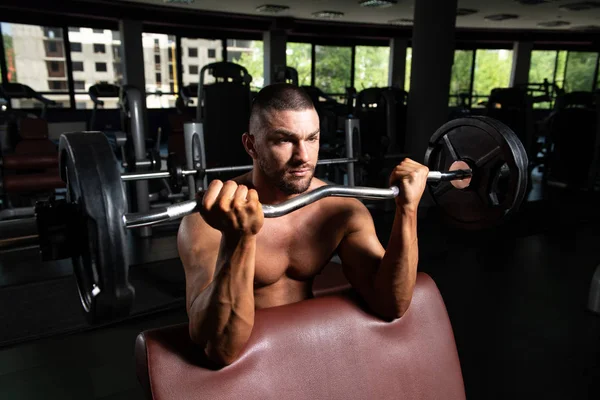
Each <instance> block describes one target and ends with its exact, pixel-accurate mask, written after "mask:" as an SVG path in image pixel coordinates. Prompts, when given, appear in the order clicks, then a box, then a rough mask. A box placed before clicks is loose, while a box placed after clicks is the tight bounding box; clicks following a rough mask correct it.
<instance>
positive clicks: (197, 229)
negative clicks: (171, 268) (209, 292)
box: [177, 214, 221, 308]
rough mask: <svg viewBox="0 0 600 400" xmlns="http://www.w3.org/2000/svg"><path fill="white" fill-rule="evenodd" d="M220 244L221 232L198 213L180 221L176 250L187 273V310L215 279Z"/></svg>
mask: <svg viewBox="0 0 600 400" xmlns="http://www.w3.org/2000/svg"><path fill="white" fill-rule="evenodd" d="M220 242H221V234H220V232H218V231H216V230H214V229H213V228H211V227H210V226H208V224H206V223H205V222H204V220H203V219H202V217H201V216H200V215H199V214H192V215H189V216H187V217H184V219H183V220H182V221H181V225H180V227H179V232H178V234H177V249H178V251H179V257H180V258H181V262H182V264H183V268H184V271H185V282H186V300H187V301H186V303H187V307H188V308H189V307H190V306H191V304H192V302H193V301H194V299H195V298H196V297H197V296H198V295H199V294H200V293H201V292H202V291H203V290H204V289H205V288H206V287H207V286H208V285H209V284H210V283H211V282H212V280H213V276H214V272H215V266H216V262H217V256H218V252H219V246H220Z"/></svg>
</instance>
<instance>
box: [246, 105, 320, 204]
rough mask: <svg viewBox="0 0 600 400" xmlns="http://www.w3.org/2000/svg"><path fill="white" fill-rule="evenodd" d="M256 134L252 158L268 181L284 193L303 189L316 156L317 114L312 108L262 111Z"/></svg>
mask: <svg viewBox="0 0 600 400" xmlns="http://www.w3.org/2000/svg"><path fill="white" fill-rule="evenodd" d="M261 125H262V129H261V132H256V133H254V132H253V133H254V136H255V142H254V143H255V144H254V147H255V152H256V156H255V159H256V161H257V163H258V166H259V168H260V169H261V170H262V172H263V173H264V175H265V176H267V178H268V179H270V180H271V182H272V183H273V184H274V185H275V186H277V188H279V190H281V191H282V192H283V193H286V194H298V193H303V192H305V191H306V190H307V189H308V188H309V186H310V183H311V181H312V178H313V176H314V173H315V167H316V164H317V159H318V156H319V117H318V115H317V112H316V111H315V110H314V109H308V110H303V111H275V110H274V111H270V112H265V113H264V114H263V120H262V124H261Z"/></svg>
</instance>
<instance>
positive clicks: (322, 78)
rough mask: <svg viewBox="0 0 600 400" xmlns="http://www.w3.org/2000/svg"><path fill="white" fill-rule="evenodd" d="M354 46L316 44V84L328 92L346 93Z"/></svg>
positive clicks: (350, 83) (349, 83)
mask: <svg viewBox="0 0 600 400" xmlns="http://www.w3.org/2000/svg"><path fill="white" fill-rule="evenodd" d="M351 63H352V48H350V47H336V46H315V86H316V87H318V88H319V89H321V90H322V91H323V92H325V93H328V94H344V93H345V92H346V88H347V87H350V86H351V85H352V82H350V68H351Z"/></svg>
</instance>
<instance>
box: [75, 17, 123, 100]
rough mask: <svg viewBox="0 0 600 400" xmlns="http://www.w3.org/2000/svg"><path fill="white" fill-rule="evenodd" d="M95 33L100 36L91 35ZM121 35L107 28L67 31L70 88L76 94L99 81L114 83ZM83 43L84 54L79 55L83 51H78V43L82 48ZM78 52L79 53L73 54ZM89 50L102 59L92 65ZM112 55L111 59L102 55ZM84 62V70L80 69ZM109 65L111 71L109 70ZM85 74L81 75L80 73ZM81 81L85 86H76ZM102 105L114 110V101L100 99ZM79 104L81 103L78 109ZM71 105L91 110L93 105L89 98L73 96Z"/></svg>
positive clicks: (80, 28)
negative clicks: (72, 73) (69, 51)
mask: <svg viewBox="0 0 600 400" xmlns="http://www.w3.org/2000/svg"><path fill="white" fill-rule="evenodd" d="M92 32H94V33H98V34H100V33H101V34H102V35H94V34H92ZM120 38H121V35H120V34H119V31H112V30H108V29H91V28H89V27H75V28H74V29H71V28H69V41H70V42H71V59H72V60H73V61H72V67H73V72H74V82H73V83H74V85H75V90H76V91H80V92H81V91H82V90H83V91H85V90H86V88H89V86H91V85H93V84H95V83H96V82H99V81H106V82H108V83H114V84H117V83H118V82H119V79H121V78H122V76H120V71H119V69H117V66H118V65H119V61H120V57H119V55H120V49H121V39H120ZM83 43H85V44H86V48H85V52H84V53H82V50H83V49H78V48H77V47H78V46H77V45H75V47H74V46H73V45H74V44H78V45H80V46H81V47H83ZM77 50H79V51H77ZM90 50H93V51H94V53H97V54H104V55H102V56H100V55H99V56H96V57H95V58H96V59H97V60H99V62H94V61H95V60H94V59H93V58H90V56H89V55H88V53H89V52H90ZM110 52H112V55H113V59H112V60H111V59H110V55H106V53H110ZM85 60H89V61H87V62H88V65H87V67H84V62H85ZM109 63H110V64H111V65H112V66H113V68H111V69H109V68H108V65H109ZM84 71H85V75H84V74H83V73H82V72H84ZM78 82H84V83H83V85H84V86H85V87H81V86H78V85H80V83H78ZM102 100H103V101H104V103H105V105H104V108H116V107H117V102H118V99H110V98H106V99H102ZM82 104H85V106H84V107H82ZM75 105H76V107H77V108H78V109H88V110H89V109H92V108H93V107H94V103H93V102H92V100H91V99H90V97H89V96H88V95H87V93H86V94H83V93H82V94H75Z"/></svg>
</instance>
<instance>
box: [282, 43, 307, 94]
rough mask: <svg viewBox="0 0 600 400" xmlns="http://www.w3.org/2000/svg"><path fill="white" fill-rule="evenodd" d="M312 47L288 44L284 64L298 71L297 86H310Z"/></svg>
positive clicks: (304, 44)
mask: <svg viewBox="0 0 600 400" xmlns="http://www.w3.org/2000/svg"><path fill="white" fill-rule="evenodd" d="M311 51H312V45H311V44H310V43H291V42H288V44H287V49H286V54H287V56H286V64H287V65H288V66H290V67H292V68H295V69H296V71H298V86H310V76H311V73H312V56H311Z"/></svg>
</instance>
